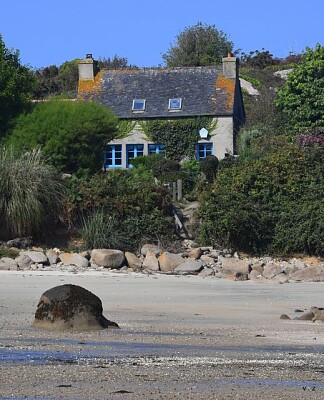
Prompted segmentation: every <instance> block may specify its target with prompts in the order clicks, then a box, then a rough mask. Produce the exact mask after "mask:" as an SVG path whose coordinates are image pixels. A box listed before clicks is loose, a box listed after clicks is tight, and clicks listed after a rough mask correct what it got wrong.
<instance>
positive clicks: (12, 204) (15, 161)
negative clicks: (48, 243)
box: [0, 147, 64, 239]
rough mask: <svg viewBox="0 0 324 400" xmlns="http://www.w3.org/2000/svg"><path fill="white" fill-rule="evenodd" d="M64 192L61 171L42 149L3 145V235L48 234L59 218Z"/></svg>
mask: <svg viewBox="0 0 324 400" xmlns="http://www.w3.org/2000/svg"><path fill="white" fill-rule="evenodd" d="M63 193H64V186H63V183H62V182H61V181H60V180H59V176H58V174H57V171H56V170H55V169H54V168H53V167H51V166H49V165H48V164H46V161H45V160H44V159H43V158H42V155H41V151H40V150H37V149H35V150H31V151H28V152H25V153H20V154H17V153H16V152H15V151H14V150H13V148H5V147H2V148H0V238H1V239H10V238H14V237H17V236H18V237H22V236H36V237H41V236H44V234H45V232H46V229H47V228H49V227H50V226H51V224H52V223H53V222H54V221H55V220H56V219H57V216H58V212H59V211H60V206H61V200H62V197H63Z"/></svg>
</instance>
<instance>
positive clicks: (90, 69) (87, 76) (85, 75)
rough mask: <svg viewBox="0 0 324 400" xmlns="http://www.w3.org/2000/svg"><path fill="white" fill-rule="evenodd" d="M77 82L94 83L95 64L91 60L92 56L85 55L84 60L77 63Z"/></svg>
mask: <svg viewBox="0 0 324 400" xmlns="http://www.w3.org/2000/svg"><path fill="white" fill-rule="evenodd" d="M78 67H79V80H80V81H94V78H95V76H96V73H97V71H98V69H97V62H96V61H95V60H94V59H93V58H92V54H87V55H86V58H84V59H82V60H80V61H79V64H78Z"/></svg>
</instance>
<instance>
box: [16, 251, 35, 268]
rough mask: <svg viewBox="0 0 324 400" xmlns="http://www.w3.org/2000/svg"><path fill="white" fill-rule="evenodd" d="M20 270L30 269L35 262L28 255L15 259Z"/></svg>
mask: <svg viewBox="0 0 324 400" xmlns="http://www.w3.org/2000/svg"><path fill="white" fill-rule="evenodd" d="M15 261H16V262H17V264H18V267H19V268H20V269H29V268H30V266H31V264H33V261H32V260H31V258H30V257H28V256H27V255H26V254H22V255H20V256H19V257H17V258H16V259H15Z"/></svg>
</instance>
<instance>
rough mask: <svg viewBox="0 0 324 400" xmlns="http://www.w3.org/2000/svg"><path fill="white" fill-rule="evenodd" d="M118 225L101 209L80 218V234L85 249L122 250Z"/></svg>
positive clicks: (122, 241) (113, 218) (121, 238)
mask: <svg viewBox="0 0 324 400" xmlns="http://www.w3.org/2000/svg"><path fill="white" fill-rule="evenodd" d="M119 229H120V226H119V223H118V222H117V219H116V218H115V217H111V216H109V215H108V214H107V213H105V212H104V210H103V209H97V210H94V211H93V212H92V213H91V214H89V215H87V216H82V217H81V227H80V234H81V237H82V239H83V240H84V247H85V248H87V249H103V248H106V249H111V248H120V247H121V248H123V246H124V240H123V235H122V234H120V233H119Z"/></svg>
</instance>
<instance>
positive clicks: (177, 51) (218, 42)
mask: <svg viewBox="0 0 324 400" xmlns="http://www.w3.org/2000/svg"><path fill="white" fill-rule="evenodd" d="M232 50H233V43H232V42H231V41H229V40H228V37H227V35H226V34H225V33H224V32H223V31H218V30H217V29H216V27H215V25H206V24H202V23H201V22H198V23H197V24H196V25H194V26H190V27H187V28H185V30H184V31H183V32H181V33H180V34H179V35H178V36H177V38H176V44H175V45H172V46H171V48H170V49H169V50H168V51H167V53H165V54H163V55H162V58H163V59H164V61H165V63H166V65H167V66H168V67H194V66H201V65H214V64H219V63H220V62H221V59H222V57H225V56H226V55H227V53H228V52H231V51H232Z"/></svg>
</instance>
